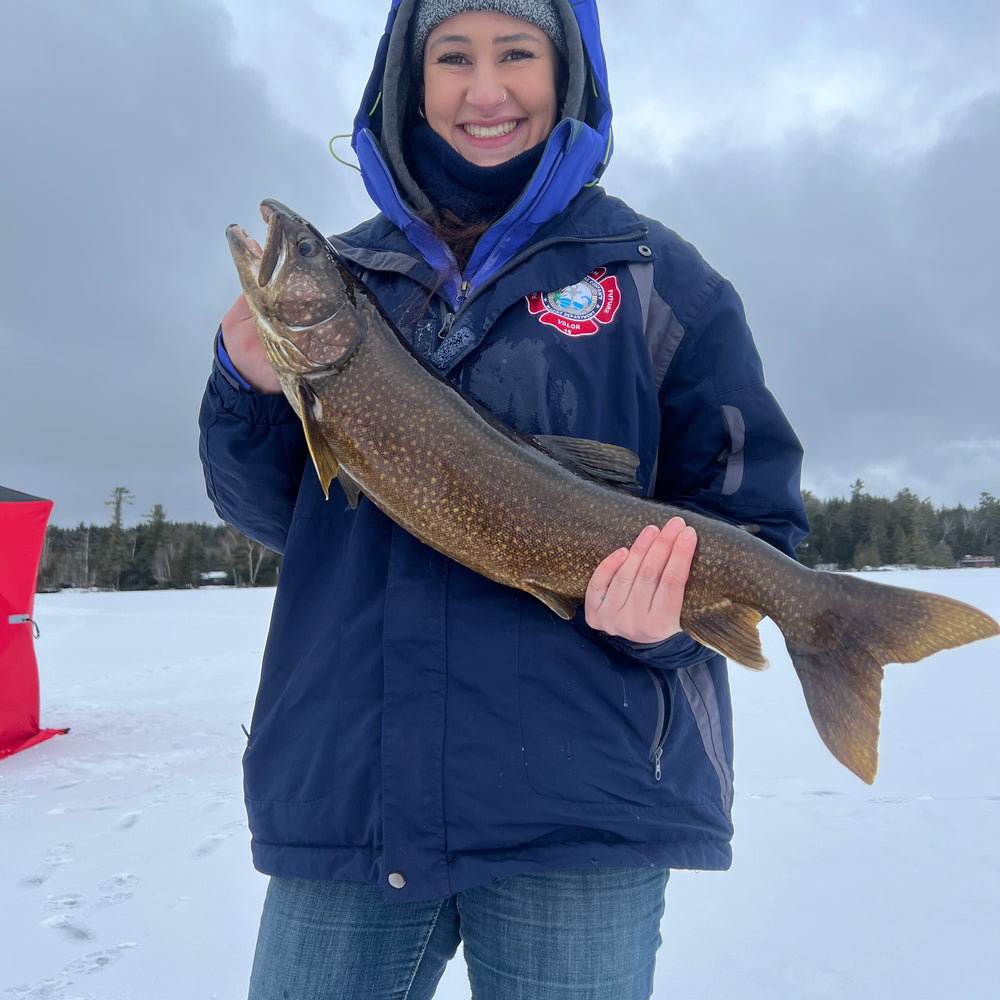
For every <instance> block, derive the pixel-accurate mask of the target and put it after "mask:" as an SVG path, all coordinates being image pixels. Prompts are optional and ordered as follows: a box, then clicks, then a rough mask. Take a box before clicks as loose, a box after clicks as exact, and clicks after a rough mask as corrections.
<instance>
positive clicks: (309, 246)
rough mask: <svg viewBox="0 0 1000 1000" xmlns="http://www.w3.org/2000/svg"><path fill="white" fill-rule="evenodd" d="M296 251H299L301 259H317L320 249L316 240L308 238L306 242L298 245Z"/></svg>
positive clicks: (302, 241)
mask: <svg viewBox="0 0 1000 1000" xmlns="http://www.w3.org/2000/svg"><path fill="white" fill-rule="evenodd" d="M295 249H296V250H298V252H299V255H300V256H301V257H315V256H316V251H317V250H318V249H319V247H318V246H317V245H316V241H315V240H311V239H309V238H308V237H307V238H306V239H304V240H299V242H298V243H297V244H296V246H295Z"/></svg>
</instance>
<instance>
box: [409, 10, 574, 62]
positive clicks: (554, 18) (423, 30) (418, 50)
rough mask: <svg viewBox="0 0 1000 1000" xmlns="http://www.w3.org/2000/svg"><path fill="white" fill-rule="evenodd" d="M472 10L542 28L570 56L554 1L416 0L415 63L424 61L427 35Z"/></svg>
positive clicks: (564, 53) (559, 50)
mask: <svg viewBox="0 0 1000 1000" xmlns="http://www.w3.org/2000/svg"><path fill="white" fill-rule="evenodd" d="M473 10H487V11H490V12H492V13H494V14H506V15H507V17H515V18H517V20H519V21H527V22H528V23H529V24H533V25H535V27H536V28H541V29H542V31H544V32H545V34H546V35H548V36H549V38H551V39H552V44H553V45H555V47H556V49H557V50H558V52H559V55H561V56H562V57H563V59H566V58H567V47H566V32H565V30H564V29H563V24H562V19H561V18H560V17H559V14H558V12H557V11H556V8H555V5H554V4H553V3H552V0H417V5H416V8H415V10H414V12H413V59H414V62H415V63H417V65H419V64H420V63H421V62H423V58H424V45H425V43H426V42H427V36H428V35H429V34H430V33H431V32H432V31H433V30H434V29H435V28H436V27H437V26H438V25H439V24H441V22H442V21H447V20H448V18H449V17H455V16H456V15H458V14H466V13H468V12H469V11H473Z"/></svg>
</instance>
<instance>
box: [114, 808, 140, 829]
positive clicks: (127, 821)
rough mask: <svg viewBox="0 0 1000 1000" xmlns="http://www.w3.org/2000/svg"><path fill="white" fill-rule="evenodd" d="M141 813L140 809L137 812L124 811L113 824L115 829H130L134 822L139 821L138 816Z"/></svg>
mask: <svg viewBox="0 0 1000 1000" xmlns="http://www.w3.org/2000/svg"><path fill="white" fill-rule="evenodd" d="M141 815H142V812H141V810H140V811H139V812H130V813H125V815H124V816H122V818H121V819H120V820H119V821H118V822H117V823H116V824H115V829H116V830H131V829H132V827H133V826H135V824H136V823H138V822H139V817H140V816H141Z"/></svg>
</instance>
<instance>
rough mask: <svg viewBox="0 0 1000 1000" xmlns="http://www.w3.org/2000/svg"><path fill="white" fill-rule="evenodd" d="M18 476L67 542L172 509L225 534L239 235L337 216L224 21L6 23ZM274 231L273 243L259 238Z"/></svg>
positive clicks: (42, 17)
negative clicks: (222, 432)
mask: <svg viewBox="0 0 1000 1000" xmlns="http://www.w3.org/2000/svg"><path fill="white" fill-rule="evenodd" d="M5 20H6V22H7V23H6V24H5V32H4V34H3V38H2V41H0V46H2V49H0V92H2V93H3V94H4V100H3V103H4V107H5V125H4V132H5V136H4V143H3V144H2V146H0V174H2V176H3V177H4V179H5V191H6V199H5V200H6V204H5V207H4V208H5V210H4V216H5V222H6V227H5V231H6V239H5V240H4V243H3V248H2V250H0V254H2V258H0V274H2V275H3V279H2V280H3V285H4V287H3V295H2V302H0V343H2V349H3V355H4V362H3V369H2V376H0V378H2V382H3V386H2V398H3V411H4V424H5V426H6V427H8V428H9V427H12V426H17V427H20V428H22V430H21V431H20V432H19V433H18V434H16V435H13V436H12V435H7V436H6V440H5V442H4V446H3V462H2V468H3V472H2V476H0V479H2V481H3V482H4V483H5V484H7V485H10V486H13V487H15V488H19V489H23V490H27V491H30V492H37V493H41V494H43V495H46V496H49V497H51V498H53V499H54V500H55V501H56V507H55V510H54V512H53V519H54V521H55V522H56V523H75V522H76V521H78V520H80V519H84V520H95V521H99V522H100V521H105V520H106V519H107V515H108V512H107V510H106V509H105V508H104V501H105V500H106V499H107V497H108V495H109V494H110V492H111V489H112V488H113V487H115V486H117V485H127V486H129V487H130V488H131V489H132V491H133V493H134V494H135V495H136V507H135V510H134V511H133V514H134V516H136V517H137V516H138V515H139V514H140V513H142V512H145V511H147V510H149V509H150V508H151V507H152V505H153V504H154V503H163V504H164V506H165V507H166V509H167V514H168V516H169V517H171V518H174V519H177V520H188V519H199V520H214V518H215V515H214V511H213V510H212V508H211V506H210V505H209V503H208V501H207V499H205V492H204V486H203V484H202V482H201V475H200V470H199V468H198V463H197V455H196V452H197V435H196V427H195V419H196V413H197V406H198V400H199V398H200V394H201V390H202V388H203V386H204V382H205V379H206V377H207V374H208V370H209V363H210V359H211V354H210V350H211V341H212V334H213V332H214V329H215V327H216V325H217V323H218V320H219V317H220V316H221V314H222V312H223V311H224V310H225V308H226V307H227V306H228V305H229V303H230V302H231V301H232V300H233V298H235V296H236V294H237V292H238V290H239V287H238V284H237V282H236V277H235V271H234V269H233V266H232V261H231V259H230V257H229V253H228V250H227V247H226V242H225V239H224V235H223V232H224V228H225V226H226V224H227V223H228V222H232V221H240V222H241V223H243V224H244V225H246V226H248V227H251V226H253V225H254V224H256V225H258V226H259V225H260V220H259V218H256V219H255V206H256V204H257V202H258V201H259V200H260V199H261V198H262V197H264V196H276V197H280V198H283V199H286V200H288V201H289V202H291V203H292V204H295V205H297V206H303V208H302V210H303V211H310V210H315V209H317V208H318V204H319V202H320V200H321V198H320V195H321V194H322V195H323V198H322V201H323V203H324V204H325V203H326V201H327V200H328V195H327V192H325V191H324V190H323V188H324V185H325V186H329V185H330V184H331V183H332V181H331V178H333V177H334V176H335V175H334V170H338V171H341V172H342V173H346V171H343V169H342V168H338V167H337V166H336V164H334V163H333V161H332V160H331V159H330V157H329V154H328V153H327V151H326V150H325V149H324V148H323V146H322V144H321V143H318V142H316V141H315V140H314V139H312V138H311V137H307V136H305V135H304V134H302V133H301V132H299V131H297V130H296V129H295V128H293V127H292V126H290V125H289V124H288V123H287V122H285V121H283V120H282V119H281V118H280V117H278V116H277V115H276V114H275V112H274V111H273V109H272V108H271V106H270V105H269V103H268V101H267V99H266V98H265V94H264V88H263V85H262V82H261V80H260V78H259V77H258V76H256V75H255V74H253V73H251V72H250V71H249V70H247V69H241V68H238V67H236V66H235V65H234V64H233V62H232V59H231V57H230V52H229V47H230V40H231V36H232V34H233V31H232V25H231V23H230V21H229V18H228V16H227V15H226V14H225V13H224V11H223V10H222V9H221V8H218V7H213V6H211V5H207V4H206V5H200V6H196V5H192V4H152V3H149V4H146V3H136V2H134V0H116V2H115V0H113V2H107V0H106V2H104V3H102V4H98V5H89V4H80V5H76V4H72V5H69V4H64V3H59V2H53V0H39V2H35V3H33V4H30V5H28V4H21V5H17V6H16V7H15V8H14V9H13V10H12V11H11V12H9V13H8V14H7V15H5ZM258 231H259V230H258Z"/></svg>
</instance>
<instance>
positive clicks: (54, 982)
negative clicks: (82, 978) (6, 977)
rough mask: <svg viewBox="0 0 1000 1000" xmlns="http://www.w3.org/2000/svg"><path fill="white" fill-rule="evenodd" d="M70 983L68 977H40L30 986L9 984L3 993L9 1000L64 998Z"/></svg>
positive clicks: (59, 999) (55, 999)
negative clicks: (40, 978) (39, 979)
mask: <svg viewBox="0 0 1000 1000" xmlns="http://www.w3.org/2000/svg"><path fill="white" fill-rule="evenodd" d="M72 985H73V983H72V981H71V980H69V979H42V980H41V981H39V982H37V983H35V984H34V985H32V986H11V987H10V988H9V989H6V990H4V991H3V995H4V996H5V997H10V998H11V1000H64V998H65V997H66V990H67V989H69V987H70V986H72Z"/></svg>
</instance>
